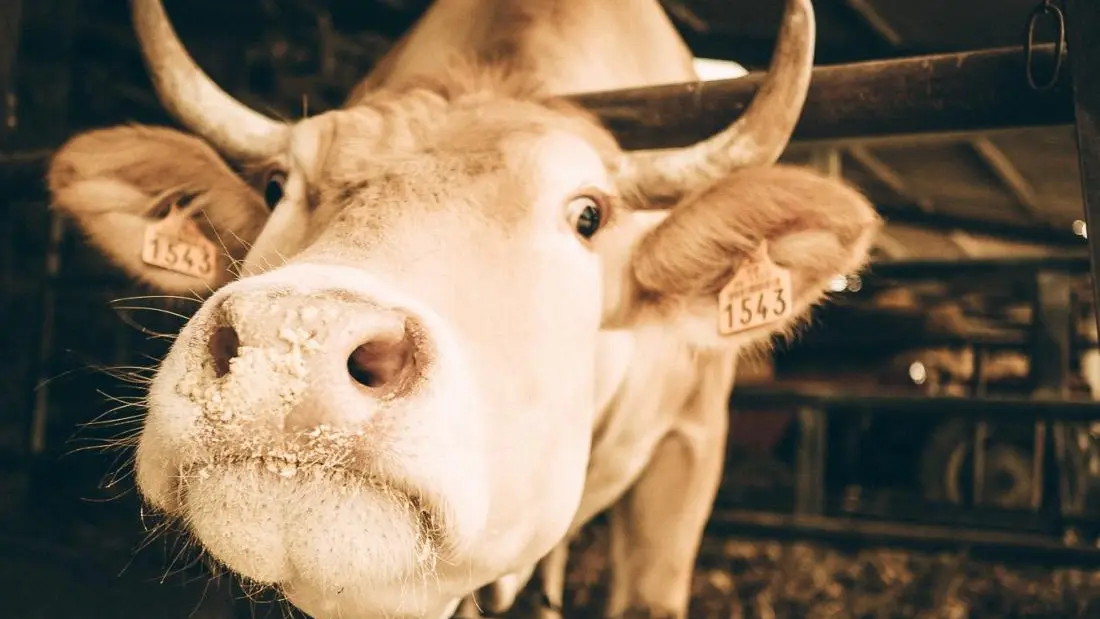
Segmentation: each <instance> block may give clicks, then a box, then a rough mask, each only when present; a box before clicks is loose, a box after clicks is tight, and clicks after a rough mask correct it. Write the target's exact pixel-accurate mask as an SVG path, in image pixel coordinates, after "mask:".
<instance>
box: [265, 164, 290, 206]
mask: <svg viewBox="0 0 1100 619" xmlns="http://www.w3.org/2000/svg"><path fill="white" fill-rule="evenodd" d="M284 184H286V172H283V171H282V170H275V171H274V172H272V173H271V174H270V175H268V177H267V183H265V184H264V202H266V203H267V208H269V209H274V208H275V207H276V206H277V205H278V204H279V202H281V201H282V199H283V185H284Z"/></svg>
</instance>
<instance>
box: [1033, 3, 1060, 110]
mask: <svg viewBox="0 0 1100 619" xmlns="http://www.w3.org/2000/svg"><path fill="white" fill-rule="evenodd" d="M1044 15H1053V16H1054V21H1055V24H1056V25H1057V26H1058V39H1057V40H1056V41H1055V42H1054V69H1053V70H1052V71H1051V74H1050V79H1049V80H1048V81H1046V82H1044V83H1042V84H1036V83H1035V75H1034V71H1035V67H1034V66H1033V65H1032V62H1033V60H1034V51H1035V50H1034V48H1035V25H1036V24H1037V23H1039V18H1041V17H1043V16H1044ZM1065 51H1066V20H1065V16H1064V15H1063V13H1062V9H1060V8H1058V7H1057V6H1055V5H1054V1H1053V0H1043V3H1042V4H1040V5H1039V6H1037V7H1035V8H1034V9H1032V11H1031V15H1029V16H1028V19H1027V36H1026V40H1025V42H1024V54H1025V56H1026V60H1025V62H1026V68H1025V71H1024V73H1025V75H1026V77H1027V85H1028V86H1030V87H1031V88H1032V90H1038V91H1044V90H1049V89H1050V88H1051V87H1053V86H1054V84H1055V83H1057V82H1058V76H1059V75H1060V74H1061V72H1062V61H1063V59H1064V57H1065Z"/></svg>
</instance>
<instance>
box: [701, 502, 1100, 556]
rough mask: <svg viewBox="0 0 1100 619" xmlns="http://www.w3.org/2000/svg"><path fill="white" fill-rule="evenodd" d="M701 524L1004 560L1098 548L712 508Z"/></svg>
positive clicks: (713, 529) (972, 531)
mask: <svg viewBox="0 0 1100 619" xmlns="http://www.w3.org/2000/svg"><path fill="white" fill-rule="evenodd" d="M707 529H708V533H711V534H713V535H723V536H730V535H733V536H738V537H741V536H753V537H772V538H774V537H786V538H798V539H813V540H817V541H826V542H842V543H848V544H858V545H862V546H900V547H908V548H913V549H922V550H930V549H944V550H947V549H957V548H959V547H960V546H963V547H966V548H967V549H968V550H969V551H970V553H971V555H972V556H973V557H975V558H977V557H981V558H989V559H995V560H997V561H999V562H1004V563H1024V564H1038V563H1044V562H1045V563H1048V564H1053V565H1067V566H1068V565H1079V566H1087V567H1096V566H1100V550H1098V549H1097V548H1095V547H1091V546H1088V545H1081V546H1067V545H1065V544H1062V543H1061V542H1059V541H1055V540H1051V539H1050V538H1049V537H1046V536H1041V535H1034V534H1030V535H1029V534H1020V533H1010V532H1002V531H985V530H982V529H976V528H961V527H949V526H930V525H920V524H911V523H905V524H896V523H890V522H876V521H874V520H866V519H856V518H830V517H823V516H807V515H788V514H776V513H766V512H757V511H749V510H728V509H716V510H715V511H714V513H713V514H712V515H711V518H710V521H709V522H708V524H707Z"/></svg>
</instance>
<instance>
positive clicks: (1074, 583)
mask: <svg viewBox="0 0 1100 619" xmlns="http://www.w3.org/2000/svg"><path fill="white" fill-rule="evenodd" d="M102 509H103V506H98V509H87V512H86V513H90V514H99V513H100V512H101V510H102ZM112 511H115V510H112ZM128 513H129V511H126V512H121V513H120V514H118V515H119V516H120V517H121V516H122V515H125V514H128ZM119 522H121V520H120V518H96V519H95V521H93V520H86V521H85V522H84V523H83V524H82V525H81V526H80V527H79V528H73V527H71V526H70V527H69V528H68V532H67V533H66V534H65V535H59V534H58V531H59V528H58V527H57V526H56V524H57V523H54V524H53V525H51V524H50V523H49V522H48V521H47V520H45V519H40V520H38V521H37V526H32V525H29V524H27V523H26V521H25V520H24V524H23V525H22V526H19V527H15V526H14V523H5V526H3V527H2V528H3V534H2V535H0V619H100V618H102V619H245V618H249V619H268V618H270V619H283V618H284V617H295V618H297V617H302V615H300V614H299V613H287V612H286V609H285V607H282V606H280V605H269V604H262V603H260V604H255V603H249V602H248V601H247V600H245V599H243V598H242V593H241V591H240V590H239V589H236V590H234V589H235V588H232V587H229V586H228V584H229V583H228V580H226V579H221V580H220V581H216V582H215V583H211V582H210V581H209V577H208V576H207V575H206V573H205V572H204V571H203V570H202V568H200V567H197V566H195V567H194V568H193V569H190V570H185V571H186V572H188V573H186V574H185V573H181V572H180V569H179V568H180V564H181V563H187V561H186V560H185V559H181V557H186V554H180V553H179V551H178V547H175V546H171V545H163V544H156V543H153V544H150V545H149V547H147V548H146V549H145V550H143V551H141V552H138V553H137V555H136V556H134V553H133V550H134V548H135V547H137V546H139V545H141V544H142V542H143V541H144V539H145V537H146V535H145V534H144V533H142V532H141V530H140V529H139V528H138V527H137V526H136V522H135V523H131V524H132V525H134V526H130V525H128V526H126V527H125V528H126V529H127V530H128V531H129V534H127V535H123V536H115V535H110V534H108V533H107V531H108V530H109V529H110V528H111V526H109V525H111V524H112V523H113V524H114V526H118V523H119ZM47 531H49V532H51V533H50V534H48V533H47ZM48 538H56V539H54V540H53V541H52V542H49V543H47V539H48ZM62 538H64V539H62ZM606 544H607V537H606V528H605V527H604V526H600V525H594V526H591V527H589V528H588V529H587V530H586V531H584V532H583V534H582V535H581V537H580V538H579V539H578V540H577V541H576V542H575V544H574V551H573V555H572V557H571V561H570V570H569V577H568V590H567V597H566V611H567V612H566V614H565V619H589V618H591V619H599V618H600V617H602V616H603V609H604V602H605V599H606V590H607V588H606V583H607V579H608V573H607V558H606V557H607V554H606ZM158 546H167V547H162V548H159V549H158V548H157V547H158ZM697 565H698V567H697V569H696V572H695V577H694V583H693V596H692V605H691V608H690V613H689V614H690V618H691V619H704V618H705V619H788V618H789V619H795V618H798V619H817V618H826V617H828V618H833V619H848V618H852V619H855V618H860V619H864V618H866V619H894V618H899V619H900V618H906V619H941V618H942V619H1014V618H1020V617H1028V618H1040V617H1043V618H1058V617H1080V618H1086V617H1087V618H1093V619H1100V570H1097V571H1092V572H1085V571H1081V570H1051V569H1043V568H1026V567H1011V568H1010V567H1006V566H1003V565H997V564H990V563H982V562H976V561H970V560H967V559H966V558H965V557H962V556H958V555H952V554H939V555H934V554H922V553H912V552H903V551H897V550H893V551H892V550H881V549H880V550H867V551H861V552H852V553H845V552H839V551H836V550H831V549H829V548H827V547H825V546H821V545H811V544H800V543H792V544H780V543H777V542H761V541H748V540H720V539H707V540H705V541H704V544H703V548H702V551H701V553H700V557H699V561H698V564H697ZM166 572H171V573H172V574H171V575H170V576H168V577H165V573H166ZM233 598H236V599H233ZM529 599H530V598H527V599H526V600H524V601H522V602H521V603H520V604H518V605H517V607H516V608H515V609H514V610H513V612H510V613H509V618H510V619H529V618H530V617H531V614H530V612H529V608H530V607H529V601H528V600H529Z"/></svg>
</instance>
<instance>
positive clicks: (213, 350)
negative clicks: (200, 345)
mask: <svg viewBox="0 0 1100 619" xmlns="http://www.w3.org/2000/svg"><path fill="white" fill-rule="evenodd" d="M240 345H241V340H240V338H239V337H238V336H237V330H236V329H234V328H233V327H218V328H217V329H214V332H213V333H211V334H210V340H209V341H208V342H207V343H206V347H207V350H209V351H210V357H211V359H213V361H214V375H215V376H217V377H218V378H221V377H222V376H225V375H226V374H228V373H229V362H230V361H232V360H233V358H234V357H236V356H237V351H238V348H240Z"/></svg>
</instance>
